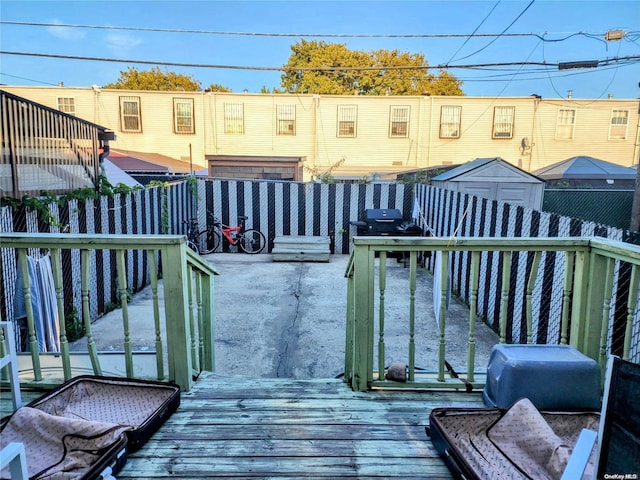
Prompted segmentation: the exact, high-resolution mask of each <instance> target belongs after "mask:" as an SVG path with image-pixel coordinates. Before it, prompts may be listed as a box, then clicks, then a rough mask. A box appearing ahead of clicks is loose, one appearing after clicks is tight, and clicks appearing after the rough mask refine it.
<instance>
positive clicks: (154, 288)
mask: <svg viewBox="0 0 640 480" xmlns="http://www.w3.org/2000/svg"><path fill="white" fill-rule="evenodd" d="M156 261H157V259H156V252H155V251H154V250H147V263H148V264H149V277H150V278H151V282H150V283H151V297H152V299H153V324H154V326H155V333H156V369H157V371H158V380H163V379H164V349H163V347H162V329H161V328H160V303H159V300H158V264H157V263H156Z"/></svg>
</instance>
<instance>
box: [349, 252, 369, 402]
mask: <svg viewBox="0 0 640 480" xmlns="http://www.w3.org/2000/svg"><path fill="white" fill-rule="evenodd" d="M353 260H354V282H355V283H354V335H353V378H352V380H351V388H353V390H355V391H359V392H363V391H366V390H367V389H368V387H369V383H370V382H371V381H373V309H374V302H373V290H374V267H375V256H374V252H373V250H370V249H369V247H368V246H367V245H364V246H359V245H356V246H355V247H354V259H353Z"/></svg>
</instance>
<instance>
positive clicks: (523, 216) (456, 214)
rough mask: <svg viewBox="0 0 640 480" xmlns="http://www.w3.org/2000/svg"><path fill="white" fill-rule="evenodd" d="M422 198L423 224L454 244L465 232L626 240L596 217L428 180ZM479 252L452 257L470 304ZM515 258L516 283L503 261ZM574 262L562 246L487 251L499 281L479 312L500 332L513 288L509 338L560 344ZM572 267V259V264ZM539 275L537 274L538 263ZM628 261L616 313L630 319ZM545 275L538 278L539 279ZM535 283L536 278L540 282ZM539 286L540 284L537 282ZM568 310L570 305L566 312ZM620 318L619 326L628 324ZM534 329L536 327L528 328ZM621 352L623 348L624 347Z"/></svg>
mask: <svg viewBox="0 0 640 480" xmlns="http://www.w3.org/2000/svg"><path fill="white" fill-rule="evenodd" d="M416 202H417V207H418V210H419V218H420V223H421V224H422V225H423V226H424V228H428V229H430V230H431V231H432V233H433V234H434V235H435V236H438V237H444V238H447V239H448V241H449V242H450V243H451V244H455V243H456V241H457V239H459V238H464V237H483V238H492V237H493V238H498V237H507V238H522V237H525V238H528V237H531V238H542V237H551V238H554V237H592V236H595V237H603V238H608V239H611V240H622V239H623V236H624V231H623V230H620V229H616V228H613V227H606V226H602V225H598V224H595V223H593V222H582V221H580V220H577V219H572V218H569V217H561V216H558V215H555V214H550V213H545V212H539V211H536V210H532V209H529V208H523V207H521V206H514V205H509V204H506V203H502V202H496V201H491V200H487V199H482V198H478V197H473V196H469V195H463V194H460V193H457V192H453V191H451V190H445V189H440V188H436V187H431V186H424V185H420V186H417V187H416ZM471 259H472V256H471V255H470V254H469V253H467V252H455V251H454V252H452V253H451V254H450V259H449V264H448V265H449V268H450V272H451V274H450V281H451V287H452V290H453V291H454V292H455V293H456V294H458V295H459V296H460V297H461V298H463V299H464V301H465V302H466V303H469V302H470V296H471V292H470V285H469V278H470V277H471V276H470V271H471ZM505 260H506V261H507V262H510V264H509V275H508V280H509V283H508V285H505V284H504V282H505V280H506V279H507V278H504V277H503V275H502V271H503V263H504V262H505ZM568 261H569V262H571V261H572V260H571V258H567V256H566V255H565V253H564V252H562V251H558V252H556V251H549V252H540V253H537V254H536V253H533V252H513V254H510V255H508V256H506V257H505V255H504V254H501V253H499V252H482V253H481V254H480V258H479V266H478V268H479V274H480V277H481V278H487V279H492V281H491V282H486V283H484V284H483V285H481V286H480V287H479V290H478V292H477V297H478V299H477V309H478V314H479V315H480V316H481V317H483V318H485V319H486V321H487V322H488V323H489V324H490V325H492V326H493V328H494V329H495V330H496V331H498V327H499V316H500V312H501V306H502V301H503V299H504V292H505V291H506V288H507V287H508V292H509V294H510V295H509V300H508V303H507V305H506V307H507V311H508V320H507V323H506V324H505V325H502V329H503V332H502V333H503V335H504V339H505V341H508V342H516V343H524V342H526V341H527V340H528V337H529V336H530V337H531V340H532V341H533V342H534V343H547V342H550V343H554V342H559V341H560V340H561V337H562V331H561V324H562V322H561V320H562V312H563V308H562V306H563V304H566V301H567V299H568V298H570V296H571V292H570V291H569V290H568V288H569V287H570V285H566V284H565V279H564V276H563V275H562V273H563V272H564V271H565V263H566V262H568ZM570 266H571V265H569V267H570ZM534 268H535V270H536V271H537V276H536V278H534V279H533V280H530V275H531V271H532V269H534ZM628 268H629V267H628V266H627V265H625V264H624V262H622V263H621V262H619V261H618V262H615V264H614V270H615V275H614V277H613V299H614V304H615V305H616V307H615V308H614V309H613V310H614V311H615V312H617V313H616V314H617V315H619V316H622V317H626V299H627V297H628V282H629V273H628V272H627V270H628ZM535 280H537V281H535ZM534 281H535V283H534ZM534 285H535V288H534ZM528 297H530V298H531V300H532V301H531V302H530V303H531V306H530V307H529V308H531V309H532V312H531V315H530V317H531V318H532V325H531V328H530V329H527V325H526V317H527V311H526V308H527V298H528ZM564 311H565V314H566V309H565V310H564ZM618 323H620V322H616V328H620V327H619V326H618ZM528 330H530V331H528ZM616 351H619V348H617V347H616Z"/></svg>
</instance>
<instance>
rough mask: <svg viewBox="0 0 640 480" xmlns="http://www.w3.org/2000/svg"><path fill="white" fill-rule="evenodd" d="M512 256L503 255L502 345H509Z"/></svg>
mask: <svg viewBox="0 0 640 480" xmlns="http://www.w3.org/2000/svg"><path fill="white" fill-rule="evenodd" d="M511 255H512V252H503V254H502V293H501V302H500V343H507V316H508V313H509V290H510V287H511Z"/></svg>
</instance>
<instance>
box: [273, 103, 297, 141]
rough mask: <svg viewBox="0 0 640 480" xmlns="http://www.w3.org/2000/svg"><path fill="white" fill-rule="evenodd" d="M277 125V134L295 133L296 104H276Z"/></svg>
mask: <svg viewBox="0 0 640 480" xmlns="http://www.w3.org/2000/svg"><path fill="white" fill-rule="evenodd" d="M276 115H277V125H276V131H277V134H278V135H295V134H296V106H295V105H277V110H276Z"/></svg>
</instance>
